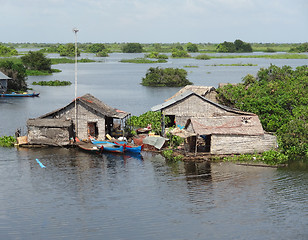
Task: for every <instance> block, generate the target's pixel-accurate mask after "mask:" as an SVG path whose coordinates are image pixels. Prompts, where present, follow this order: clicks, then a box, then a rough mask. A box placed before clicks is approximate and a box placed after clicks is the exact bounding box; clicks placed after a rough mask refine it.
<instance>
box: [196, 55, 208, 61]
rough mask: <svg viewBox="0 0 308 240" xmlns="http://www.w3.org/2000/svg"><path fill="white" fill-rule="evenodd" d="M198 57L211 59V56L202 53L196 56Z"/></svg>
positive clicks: (199, 58)
mask: <svg viewBox="0 0 308 240" xmlns="http://www.w3.org/2000/svg"><path fill="white" fill-rule="evenodd" d="M196 59H198V60H210V59H211V58H210V56H208V55H206V54H200V55H198V56H197V57H196Z"/></svg>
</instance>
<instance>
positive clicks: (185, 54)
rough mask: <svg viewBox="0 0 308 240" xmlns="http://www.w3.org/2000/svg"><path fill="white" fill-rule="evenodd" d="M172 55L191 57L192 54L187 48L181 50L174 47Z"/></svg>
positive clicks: (175, 56)
mask: <svg viewBox="0 0 308 240" xmlns="http://www.w3.org/2000/svg"><path fill="white" fill-rule="evenodd" d="M171 56H172V57H174V58H189V57H190V55H189V54H188V53H187V52H186V51H185V50H179V49H176V48H174V49H172V54H171Z"/></svg>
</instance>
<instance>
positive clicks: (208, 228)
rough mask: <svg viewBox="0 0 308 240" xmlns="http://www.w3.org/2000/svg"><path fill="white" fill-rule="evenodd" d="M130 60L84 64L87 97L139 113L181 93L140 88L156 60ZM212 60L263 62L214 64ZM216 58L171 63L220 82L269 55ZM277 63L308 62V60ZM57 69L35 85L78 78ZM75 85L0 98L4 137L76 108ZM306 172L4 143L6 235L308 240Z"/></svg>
mask: <svg viewBox="0 0 308 240" xmlns="http://www.w3.org/2000/svg"><path fill="white" fill-rule="evenodd" d="M122 57H126V58H133V57H131V56H128V55H121V54H114V55H113V57H111V58H108V59H107V60H106V61H104V62H101V63H89V64H80V65H79V83H80V85H79V93H80V94H79V95H81V94H84V93H87V92H89V93H91V94H93V95H94V96H95V97H97V98H99V99H101V100H102V101H104V102H106V103H107V104H109V105H111V106H113V107H118V108H120V109H122V110H125V111H131V112H132V113H133V114H140V113H143V112H145V111H148V110H149V109H150V107H152V106H154V105H156V104H159V103H161V102H162V101H163V100H164V99H166V98H168V97H170V96H171V95H173V94H174V93H175V92H176V91H177V90H178V88H146V87H142V86H141V85H139V82H140V81H141V77H142V76H144V74H145V71H146V69H148V68H149V67H150V66H151V65H150V66H149V65H147V64H146V65H137V64H120V63H118V62H117V59H121V58H122ZM210 61H212V62H216V61H224V62H223V63H238V62H243V63H246V62H249V63H255V62H258V64H259V66H258V67H252V68H251V67H228V68H226V67H206V66H205V64H212V62H210ZM210 61H207V62H206V63H205V62H204V61H201V62H200V61H197V60H194V59H187V60H184V59H179V60H177V59H172V60H169V63H168V65H166V66H172V67H173V66H179V67H180V66H184V65H196V64H198V65H199V68H193V69H191V71H192V72H190V73H189V78H190V80H192V81H193V82H194V83H195V84H196V85H214V86H215V84H216V83H217V82H226V81H224V80H231V82H232V81H233V82H234V81H237V82H239V81H240V80H241V77H242V76H243V75H245V74H246V73H252V74H254V73H255V72H256V71H257V68H259V67H261V66H267V65H268V64H269V63H268V61H270V60H268V59H267V60H266V59H263V60H262V59H261V60H260V59H240V60H238V59H227V60H223V59H221V60H218V59H214V60H210ZM275 61H276V64H278V65H292V66H296V65H303V64H302V62H301V61H303V60H301V61H300V60H296V61H292V60H284V62H282V61H281V60H274V62H273V63H275ZM219 63H221V62H219ZM55 68H61V69H62V70H63V72H62V73H59V74H54V75H53V76H47V77H29V80H28V81H29V82H32V81H37V80H55V79H59V80H70V81H72V82H74V81H73V78H74V73H73V70H74V66H73V65H72V64H68V65H58V66H55ZM188 71H190V69H189V70H188ZM207 72H211V73H207ZM73 89H74V86H73V85H72V86H68V87H40V86H38V87H35V90H36V91H39V92H41V96H40V97H39V98H27V99H0V123H1V125H0V136H2V135H4V134H7V135H13V134H14V132H15V130H16V128H17V127H22V131H23V132H24V133H25V132H26V129H25V127H24V126H25V123H26V120H27V119H28V118H30V117H38V116H40V115H42V114H45V113H47V112H49V111H52V110H55V109H57V108H59V107H62V106H64V105H66V104H68V103H69V102H70V101H71V100H72V99H73V98H74V93H73V92H74V91H73ZM35 159H39V160H40V161H41V162H42V163H43V164H44V165H45V166H46V168H45V169H44V168H41V167H40V166H39V165H38V164H37V162H36V160H35ZM307 169H308V168H307V167H305V165H303V166H301V170H299V169H298V168H297V167H290V168H286V169H273V168H259V167H247V166H238V165H234V164H228V163H212V164H206V163H203V164H201V163H199V164H193V163H190V164H185V163H182V162H179V163H173V164H170V163H167V162H166V160H165V159H164V158H163V157H162V156H161V155H157V154H151V153H143V154H142V156H139V157H130V156H118V155H102V156H101V155H91V154H87V153H84V152H81V151H79V150H77V149H65V148H49V149H16V148H1V147H0V182H1V184H0V239H134V240H135V239H308V230H307V225H308V207H307V206H308V187H307V182H308V181H307V180H308V170H307Z"/></svg>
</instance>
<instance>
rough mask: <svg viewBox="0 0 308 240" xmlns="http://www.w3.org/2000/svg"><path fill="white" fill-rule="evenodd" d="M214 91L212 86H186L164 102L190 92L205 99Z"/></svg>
mask: <svg viewBox="0 0 308 240" xmlns="http://www.w3.org/2000/svg"><path fill="white" fill-rule="evenodd" d="M215 90H216V89H215V88H214V87H212V86H195V85H186V86H185V87H183V88H182V89H181V90H180V91H178V92H176V93H175V94H174V95H173V96H172V97H170V98H168V99H167V100H165V102H167V101H169V100H170V99H172V98H174V97H176V96H178V95H180V94H182V93H184V92H186V91H192V92H194V93H197V94H198V95H200V96H202V97H205V96H206V95H207V94H208V93H210V92H212V91H215Z"/></svg>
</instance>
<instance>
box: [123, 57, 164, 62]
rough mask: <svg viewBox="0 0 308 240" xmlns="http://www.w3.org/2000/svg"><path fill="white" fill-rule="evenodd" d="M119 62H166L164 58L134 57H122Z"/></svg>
mask: <svg viewBox="0 0 308 240" xmlns="http://www.w3.org/2000/svg"><path fill="white" fill-rule="evenodd" d="M120 62H123V63H166V62H167V60H165V59H158V60H150V59H146V58H134V59H122V60H121V61H120Z"/></svg>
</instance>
